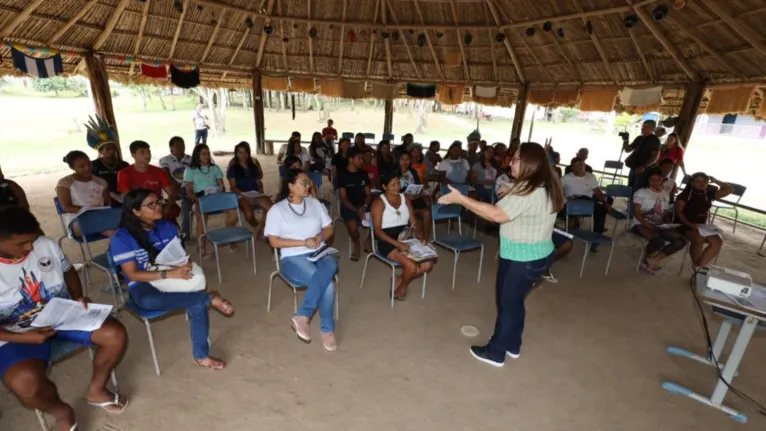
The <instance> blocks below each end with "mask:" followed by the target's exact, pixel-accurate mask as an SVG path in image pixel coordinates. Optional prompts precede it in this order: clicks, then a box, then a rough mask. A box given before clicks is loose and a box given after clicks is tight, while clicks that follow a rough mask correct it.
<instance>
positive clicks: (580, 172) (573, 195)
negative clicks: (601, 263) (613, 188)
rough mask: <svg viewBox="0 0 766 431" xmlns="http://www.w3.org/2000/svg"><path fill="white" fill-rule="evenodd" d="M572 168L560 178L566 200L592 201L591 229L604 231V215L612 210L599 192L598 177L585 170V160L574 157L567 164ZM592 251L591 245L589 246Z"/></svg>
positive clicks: (598, 231)
mask: <svg viewBox="0 0 766 431" xmlns="http://www.w3.org/2000/svg"><path fill="white" fill-rule="evenodd" d="M569 166H570V167H571V168H572V172H571V173H569V174H566V175H564V177H562V178H561V185H562V186H563V187H564V195H565V196H566V197H567V200H572V199H583V200H590V201H594V205H595V207H594V209H593V231H594V232H596V233H604V232H605V231H606V229H605V228H604V225H605V224H606V215H607V213H609V212H610V211H612V206H611V204H610V202H609V200H608V199H607V197H606V196H604V194H603V193H601V189H600V188H599V186H598V179H596V177H595V176H594V175H593V174H591V173H588V172H586V171H585V162H584V161H583V160H582V159H580V158H577V157H575V158H574V159H572V162H571V163H570V165H569ZM591 251H593V247H591Z"/></svg>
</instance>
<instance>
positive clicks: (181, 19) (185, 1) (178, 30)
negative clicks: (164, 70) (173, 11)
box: [168, 0, 189, 60]
mask: <svg viewBox="0 0 766 431" xmlns="http://www.w3.org/2000/svg"><path fill="white" fill-rule="evenodd" d="M183 6H184V7H183V11H182V12H181V16H180V17H179V18H178V24H177V25H176V32H175V34H174V35H173V42H172V43H171V44H170V53H169V54H168V59H169V60H170V59H172V58H173V54H175V52H176V46H177V45H178V36H179V35H180V34H181V27H183V25H184V18H185V17H186V11H187V10H188V9H189V0H183Z"/></svg>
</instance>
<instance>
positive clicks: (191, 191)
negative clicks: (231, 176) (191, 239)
mask: <svg viewBox="0 0 766 431" xmlns="http://www.w3.org/2000/svg"><path fill="white" fill-rule="evenodd" d="M184 185H185V186H186V195H187V196H190V197H191V198H192V200H194V214H195V215H196V216H197V238H202V235H203V233H204V230H203V226H202V222H201V220H202V211H201V210H200V207H199V198H201V197H202V196H205V195H209V194H214V193H218V192H222V191H225V189H224V186H223V172H222V171H221V168H219V167H218V165H216V164H215V162H213V158H212V157H210V148H208V146H207V144H200V145H197V146H196V147H194V152H192V161H191V163H190V164H189V167H188V168H186V171H184ZM226 213H227V220H226V226H234V225H235V224H237V211H236V210H233V209H232V210H228V211H226ZM205 222H207V216H205ZM201 247H202V255H203V256H205V257H207V256H212V254H213V252H209V251H207V241H202V246H201ZM229 248H230V249H232V250H234V249H235V247H234V245H233V244H232V245H230V246H229Z"/></svg>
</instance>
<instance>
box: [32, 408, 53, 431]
mask: <svg viewBox="0 0 766 431" xmlns="http://www.w3.org/2000/svg"><path fill="white" fill-rule="evenodd" d="M35 413H36V414H37V420H38V421H40V427H42V429H43V431H49V430H50V428H49V427H48V422H46V421H45V416H44V415H43V412H41V411H40V410H37V409H35Z"/></svg>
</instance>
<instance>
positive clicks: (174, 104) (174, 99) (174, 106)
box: [170, 88, 176, 111]
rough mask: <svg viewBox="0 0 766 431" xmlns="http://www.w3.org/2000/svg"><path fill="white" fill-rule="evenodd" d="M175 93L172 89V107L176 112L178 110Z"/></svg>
mask: <svg viewBox="0 0 766 431" xmlns="http://www.w3.org/2000/svg"><path fill="white" fill-rule="evenodd" d="M174 93H175V91H173V89H172V88H171V89H170V106H172V107H173V110H174V111H175V110H176V98H175V96H174V95H173V94H174Z"/></svg>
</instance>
